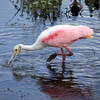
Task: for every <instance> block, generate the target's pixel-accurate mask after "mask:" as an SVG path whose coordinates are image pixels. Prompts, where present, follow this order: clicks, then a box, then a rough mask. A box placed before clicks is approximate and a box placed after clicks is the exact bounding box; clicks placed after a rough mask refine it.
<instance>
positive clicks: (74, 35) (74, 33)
mask: <svg viewBox="0 0 100 100" xmlns="http://www.w3.org/2000/svg"><path fill="white" fill-rule="evenodd" d="M92 33H93V31H92V30H91V29H90V28H89V27H87V26H72V25H56V26H53V27H50V28H48V29H46V30H45V31H43V32H42V33H41V34H40V36H39V38H38V39H39V40H41V41H42V42H43V43H45V44H47V45H50V46H57V47H62V46H64V45H66V46H69V45H70V44H71V43H72V42H73V41H75V40H77V39H79V38H81V37H83V36H86V35H91V34H92Z"/></svg>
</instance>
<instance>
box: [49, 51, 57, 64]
mask: <svg viewBox="0 0 100 100" xmlns="http://www.w3.org/2000/svg"><path fill="white" fill-rule="evenodd" d="M56 56H57V53H56V52H55V53H53V54H51V55H50V56H49V58H48V59H47V62H50V61H51V60H53V59H55V58H56Z"/></svg>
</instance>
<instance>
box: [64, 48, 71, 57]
mask: <svg viewBox="0 0 100 100" xmlns="http://www.w3.org/2000/svg"><path fill="white" fill-rule="evenodd" d="M64 48H65V49H66V50H67V51H68V52H69V54H67V56H72V55H73V52H72V51H71V49H69V48H67V47H64Z"/></svg>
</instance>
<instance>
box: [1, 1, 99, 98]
mask: <svg viewBox="0 0 100 100" xmlns="http://www.w3.org/2000/svg"><path fill="white" fill-rule="evenodd" d="M70 3H71V0H63V1H62V5H61V12H63V14H62V15H61V16H60V17H58V18H57V19H56V20H55V21H53V23H51V22H50V21H49V20H46V22H45V24H44V23H42V22H40V21H39V20H40V19H39V18H38V19H37V20H36V21H34V20H33V22H32V20H31V18H30V19H29V18H27V17H29V16H28V15H27V14H25V12H24V16H20V14H21V12H18V14H17V15H16V16H15V17H14V18H13V16H14V14H15V13H16V9H15V8H14V6H13V4H12V3H11V1H10V0H2V1H1V3H0V100H100V17H99V11H98V10H95V11H93V13H92V14H93V16H92V17H90V12H89V10H88V6H86V4H85V3H84V1H82V5H83V12H82V16H83V17H81V16H78V17H77V18H76V17H70V18H68V16H67V17H66V16H65V15H64V12H66V11H65V10H66V9H65V8H66V6H68V5H69V4H70ZM52 24H72V25H80V24H81V25H87V26H90V27H91V28H93V29H94V32H95V34H94V36H95V38H93V39H90V40H88V39H87V40H80V41H77V42H76V43H74V44H73V45H72V46H71V47H70V48H71V49H72V51H73V52H74V56H72V57H68V58H67V59H66V63H65V70H64V71H63V70H62V66H61V58H60V57H57V58H56V59H55V60H54V61H53V62H52V63H50V64H46V59H47V57H48V56H49V55H50V54H51V53H52V52H56V51H59V49H56V48H46V49H43V50H39V51H34V52H29V53H25V54H20V55H19V56H17V58H16V60H15V62H14V63H13V64H12V65H10V66H8V65H7V61H8V60H9V58H10V56H11V51H12V48H13V46H14V45H16V44H19V43H23V44H32V43H33V42H34V41H35V40H36V38H37V37H38V35H39V34H40V32H41V31H42V30H44V29H46V28H47V27H50V26H51V25H52ZM50 67H51V70H50V69H49V68H50Z"/></svg>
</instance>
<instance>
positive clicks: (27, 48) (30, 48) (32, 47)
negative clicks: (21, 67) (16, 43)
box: [21, 43, 45, 51]
mask: <svg viewBox="0 0 100 100" xmlns="http://www.w3.org/2000/svg"><path fill="white" fill-rule="evenodd" d="M21 47H22V50H25V51H35V50H39V49H42V48H44V47H45V46H44V45H43V44H38V43H34V44H32V45H22V46H21Z"/></svg>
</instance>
